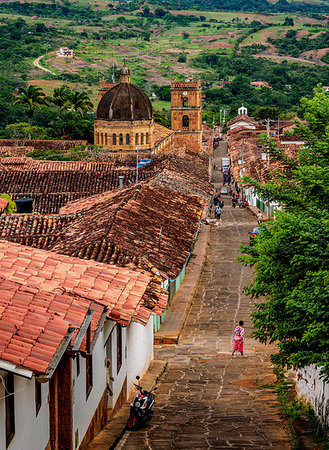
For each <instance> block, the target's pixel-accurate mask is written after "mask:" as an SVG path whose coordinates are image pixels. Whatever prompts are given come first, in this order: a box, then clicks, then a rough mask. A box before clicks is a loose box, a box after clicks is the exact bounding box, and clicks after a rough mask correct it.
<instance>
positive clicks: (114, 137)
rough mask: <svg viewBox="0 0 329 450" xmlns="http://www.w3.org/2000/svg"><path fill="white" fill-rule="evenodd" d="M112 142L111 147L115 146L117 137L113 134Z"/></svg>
mask: <svg viewBox="0 0 329 450" xmlns="http://www.w3.org/2000/svg"><path fill="white" fill-rule="evenodd" d="M112 142H113V145H117V135H116V134H115V133H113V136H112Z"/></svg>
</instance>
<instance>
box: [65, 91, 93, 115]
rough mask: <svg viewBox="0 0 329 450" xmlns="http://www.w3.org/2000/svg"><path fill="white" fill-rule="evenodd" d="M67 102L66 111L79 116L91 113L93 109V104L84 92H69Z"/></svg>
mask: <svg viewBox="0 0 329 450" xmlns="http://www.w3.org/2000/svg"><path fill="white" fill-rule="evenodd" d="M67 100H68V102H67V105H66V106H67V109H68V110H69V111H75V112H78V113H79V114H80V115H81V116H83V112H84V111H91V110H92V109H93V104H92V103H91V101H90V98H89V97H88V95H87V94H86V93H85V92H77V91H75V92H72V91H69V94H68V98H67Z"/></svg>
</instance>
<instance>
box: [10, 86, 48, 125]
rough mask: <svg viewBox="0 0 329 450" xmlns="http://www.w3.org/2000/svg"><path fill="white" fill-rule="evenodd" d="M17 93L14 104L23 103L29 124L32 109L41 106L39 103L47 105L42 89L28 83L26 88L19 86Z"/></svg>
mask: <svg viewBox="0 0 329 450" xmlns="http://www.w3.org/2000/svg"><path fill="white" fill-rule="evenodd" d="M18 93H19V95H18V97H17V98H16V100H15V101H14V105H18V104H20V105H23V106H24V107H25V108H26V115H27V121H28V124H29V126H31V119H32V117H33V113H34V109H35V108H39V109H40V108H41V105H47V104H48V103H47V100H46V98H45V94H44V93H43V92H42V89H41V88H40V87H38V86H34V85H30V86H28V87H27V88H26V89H25V88H20V89H19V91H18Z"/></svg>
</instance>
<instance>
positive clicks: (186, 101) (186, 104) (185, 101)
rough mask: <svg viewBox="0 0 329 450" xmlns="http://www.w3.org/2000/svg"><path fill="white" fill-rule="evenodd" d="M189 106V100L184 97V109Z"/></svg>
mask: <svg viewBox="0 0 329 450" xmlns="http://www.w3.org/2000/svg"><path fill="white" fill-rule="evenodd" d="M187 106H188V98H187V97H183V107H184V108H186V107H187Z"/></svg>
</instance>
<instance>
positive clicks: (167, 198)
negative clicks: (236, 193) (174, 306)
mask: <svg viewBox="0 0 329 450" xmlns="http://www.w3.org/2000/svg"><path fill="white" fill-rule="evenodd" d="M91 200H93V203H91ZM203 202H204V201H203V200H202V199H200V198H198V197H195V196H192V195H184V194H180V193H177V192H174V191H169V190H167V189H163V188H159V187H156V186H150V185H149V184H139V185H135V186H133V187H131V188H128V189H124V190H122V191H119V192H113V193H112V192H108V193H104V194H102V195H100V196H94V197H93V199H88V204H87V205H85V204H84V201H83V200H82V201H80V202H74V203H72V204H71V205H67V206H66V207H65V208H63V210H62V212H66V213H67V212H70V213H72V212H77V211H79V217H78V218H77V219H75V220H74V222H72V223H71V224H68V225H67V226H66V227H65V229H64V233H63V236H62V237H60V238H59V239H58V240H57V241H56V242H55V244H54V245H53V246H50V249H52V250H54V251H56V252H58V253H64V254H67V255H72V256H78V257H79V258H85V259H94V260H96V261H102V262H106V263H111V264H129V263H133V264H136V265H138V266H141V267H152V266H153V267H154V268H156V269H158V270H160V271H161V272H162V273H163V274H164V275H165V276H168V277H170V278H176V276H177V275H178V274H179V272H180V271H181V270H182V268H183V266H184V263H185V261H186V259H187V257H188V255H189V252H190V248H191V245H192V242H193V239H194V237H195V235H196V232H197V229H198V226H199V221H200V218H201V214H202V209H203Z"/></svg>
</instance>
